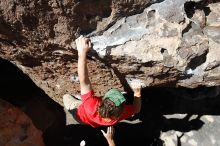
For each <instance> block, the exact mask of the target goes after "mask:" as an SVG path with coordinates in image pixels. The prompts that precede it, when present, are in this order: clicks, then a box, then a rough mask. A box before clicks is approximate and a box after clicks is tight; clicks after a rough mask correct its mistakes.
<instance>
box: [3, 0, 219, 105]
mask: <svg viewBox="0 0 220 146" xmlns="http://www.w3.org/2000/svg"><path fill="white" fill-rule="evenodd" d="M219 7H220V4H219V2H218V1H216V0H213V1H211V0H209V1H208V0H207V1H200V0H195V1H190V2H189V1H187V0H181V1H175V0H163V1H161V0H155V1H148V0H147V1H143V0H135V1H133V0H126V1H123V0H119V1H117V0H112V1H110V0H99V1H86V0H83V1H77V0H74V1H70V0H64V1H56V0H44V1H43V0H40V1H37V0H34V1H18V0H13V1H12V0H7V1H1V2H0V47H1V50H0V57H2V58H4V59H6V60H9V61H11V62H12V63H14V64H15V65H16V66H17V67H19V68H20V69H21V70H22V71H23V72H24V73H26V74H27V75H28V76H30V78H31V79H32V80H33V81H34V82H35V83H36V85H38V86H39V87H40V88H42V89H43V90H44V91H45V92H46V93H47V94H48V95H49V96H50V97H52V98H53V99H54V100H55V101H57V102H59V103H60V104H62V100H61V97H62V95H63V94H65V93H79V84H78V80H77V52H76V50H75V45H74V43H73V44H72V46H73V48H74V49H72V48H71V47H70V44H71V42H72V41H73V40H74V39H75V37H76V36H77V34H78V33H81V34H89V36H91V39H92V41H93V43H94V49H95V50H96V52H95V54H96V53H97V55H95V54H93V53H94V52H91V54H90V55H89V56H90V57H89V58H90V59H89V63H88V66H89V68H90V70H89V73H90V77H91V81H92V84H93V86H94V89H95V90H96V91H97V95H103V93H104V92H105V91H107V90H108V89H110V88H112V87H115V88H119V89H121V90H128V88H127V87H128V86H127V85H126V79H129V78H138V79H141V80H142V81H143V82H144V83H145V84H146V85H148V86H167V87H168V86H172V87H178V86H183V87H188V88H195V87H198V86H217V85H219V84H220V77H219V69H220V68H219V63H220V59H219V57H218V56H219V52H220V51H219V49H220V42H219V37H220V36H219V34H220V33H219V32H220V29H219V28H220V21H219V20H220V10H219Z"/></svg>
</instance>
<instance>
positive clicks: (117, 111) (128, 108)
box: [63, 36, 141, 127]
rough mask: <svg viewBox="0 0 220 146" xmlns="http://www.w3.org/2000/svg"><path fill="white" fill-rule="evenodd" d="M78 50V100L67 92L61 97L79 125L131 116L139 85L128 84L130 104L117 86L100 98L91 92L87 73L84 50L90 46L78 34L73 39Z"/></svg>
mask: <svg viewBox="0 0 220 146" xmlns="http://www.w3.org/2000/svg"><path fill="white" fill-rule="evenodd" d="M75 42H76V47H77V51H78V76H79V82H80V95H81V100H78V99H76V98H74V97H73V96H71V95H70V94H65V95H64V96H63V103H64V107H65V108H66V109H67V110H69V111H71V110H74V111H75V112H74V114H75V118H77V121H78V122H79V123H82V124H88V125H91V126H92V127H99V126H112V125H114V124H116V123H118V122H119V121H121V120H124V119H127V118H130V117H132V116H133V115H134V114H137V113H139V112H140V109H141V85H140V84H138V83H133V84H131V88H132V89H133V92H134V100H133V104H130V105H127V104H126V103H125V101H126V98H125V97H124V96H123V94H122V93H121V92H120V91H119V90H118V89H111V90H109V91H108V92H106V94H105V96H104V97H97V96H95V94H94V91H93V89H92V85H91V82H90V79H89V75H88V68H87V53H88V51H89V50H90V49H92V43H91V40H90V39H89V38H85V37H83V36H80V37H79V38H77V39H76V40H75Z"/></svg>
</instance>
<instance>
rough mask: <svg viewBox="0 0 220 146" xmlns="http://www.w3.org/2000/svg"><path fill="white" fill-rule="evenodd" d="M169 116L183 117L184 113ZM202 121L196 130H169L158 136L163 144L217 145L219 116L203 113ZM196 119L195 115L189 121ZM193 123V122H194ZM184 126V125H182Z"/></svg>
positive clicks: (166, 145)
mask: <svg viewBox="0 0 220 146" xmlns="http://www.w3.org/2000/svg"><path fill="white" fill-rule="evenodd" d="M167 117H169V118H177V119H183V118H184V115H174V116H172V117H170V116H167ZM200 119H201V121H202V122H204V126H203V127H202V128H201V129H199V130H198V131H194V130H192V131H189V132H180V131H174V130H170V131H167V132H162V133H161V136H160V138H161V139H162V140H163V141H164V145H165V146H179V145H181V146H208V145H212V146H218V145H220V141H219V138H218V137H219V132H220V131H219V128H218V125H219V122H220V121H219V120H220V117H219V116H208V115H204V116H202V117H201V118H200ZM193 120H194V122H195V121H196V115H195V116H194V117H192V118H191V119H190V120H189V122H191V123H193ZM194 125H195V124H194ZM183 128H184V127H183Z"/></svg>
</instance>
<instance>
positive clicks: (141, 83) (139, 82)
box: [125, 78, 147, 88]
mask: <svg viewBox="0 0 220 146" xmlns="http://www.w3.org/2000/svg"><path fill="white" fill-rule="evenodd" d="M125 79H126V80H127V82H128V84H129V85H130V86H132V85H139V86H141V88H145V87H146V86H147V85H146V84H145V83H144V81H143V80H141V79H136V78H125Z"/></svg>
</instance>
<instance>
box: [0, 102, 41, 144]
mask: <svg viewBox="0 0 220 146" xmlns="http://www.w3.org/2000/svg"><path fill="white" fill-rule="evenodd" d="M0 117H1V118H0V129H1V130H0V145H1V146H6V145H7V146H44V143H43V138H42V132H41V131H39V130H38V129H36V128H35V126H34V125H33V123H32V121H31V120H30V119H29V118H28V117H27V116H26V115H25V114H24V113H23V112H22V111H20V110H19V109H18V108H16V107H14V106H12V105H11V104H9V103H7V102H6V101H3V100H2V99H0ZM3 117H4V118H3Z"/></svg>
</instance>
